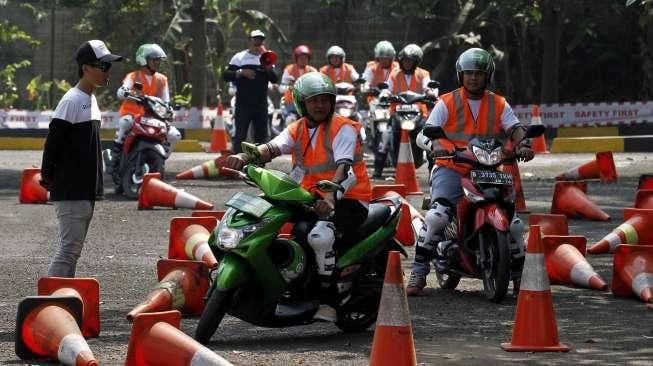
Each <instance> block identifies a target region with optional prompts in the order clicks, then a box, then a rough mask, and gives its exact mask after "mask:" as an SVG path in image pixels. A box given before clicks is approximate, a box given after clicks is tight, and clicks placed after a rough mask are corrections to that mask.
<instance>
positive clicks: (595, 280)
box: [542, 235, 608, 290]
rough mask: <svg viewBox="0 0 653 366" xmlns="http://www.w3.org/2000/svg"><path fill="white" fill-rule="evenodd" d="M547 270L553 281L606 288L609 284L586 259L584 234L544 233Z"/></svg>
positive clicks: (599, 288) (597, 288)
mask: <svg viewBox="0 0 653 366" xmlns="http://www.w3.org/2000/svg"><path fill="white" fill-rule="evenodd" d="M542 244H544V248H545V250H546V256H545V260H546V271H547V273H548V274H549V280H551V282H552V283H556V284H563V285H576V286H579V287H584V288H590V289H594V290H606V289H607V288H608V285H607V284H606V283H605V281H604V280H603V279H602V278H601V276H599V274H598V273H596V271H594V268H592V266H591V265H590V264H589V262H588V261H587V260H586V259H585V251H586V249H585V248H586V245H587V238H585V237H584V236H577V235H575V236H568V235H551V236H549V235H544V236H542Z"/></svg>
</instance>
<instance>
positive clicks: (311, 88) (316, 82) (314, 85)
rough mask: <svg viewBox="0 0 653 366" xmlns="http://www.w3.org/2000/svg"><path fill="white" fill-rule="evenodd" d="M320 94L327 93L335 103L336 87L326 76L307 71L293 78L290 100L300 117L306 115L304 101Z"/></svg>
mask: <svg viewBox="0 0 653 366" xmlns="http://www.w3.org/2000/svg"><path fill="white" fill-rule="evenodd" d="M320 94H328V95H330V96H332V97H333V98H332V99H333V105H334V106H335V104H336V87H335V86H334V85H333V81H331V79H329V77H328V76H326V75H324V74H322V73H320V72H317V71H312V72H307V73H306V74H304V75H302V76H300V77H299V78H298V79H297V80H295V84H294V85H293V89H292V100H293V102H294V103H295V108H296V109H297V113H299V115H300V117H304V116H305V115H306V107H305V106H304V102H305V101H306V99H308V98H311V97H314V96H316V95H320Z"/></svg>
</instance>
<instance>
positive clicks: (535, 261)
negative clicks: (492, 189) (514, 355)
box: [501, 225, 569, 352]
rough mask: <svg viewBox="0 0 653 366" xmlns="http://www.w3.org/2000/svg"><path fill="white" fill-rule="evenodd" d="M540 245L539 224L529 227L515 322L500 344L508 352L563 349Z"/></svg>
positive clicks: (566, 348) (562, 350)
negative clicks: (510, 334) (507, 335)
mask: <svg viewBox="0 0 653 366" xmlns="http://www.w3.org/2000/svg"><path fill="white" fill-rule="evenodd" d="M544 266H545V264H544V246H543V244H542V240H541V235H540V227H539V226H537V225H533V226H531V227H530V228H529V235H528V248H527V251H526V259H525V262H524V271H523V273H522V277H521V287H520V289H519V295H518V298H517V310H516V311H515V325H514V327H513V329H512V340H511V341H510V343H501V348H503V350H504V351H508V352H567V351H569V346H567V345H565V344H562V343H560V341H559V339H558V325H557V323H556V318H555V312H554V310H553V299H552V297H551V286H550V285H549V276H548V275H547V274H546V273H545V269H544V268H545V267H544Z"/></svg>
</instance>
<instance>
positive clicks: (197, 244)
mask: <svg viewBox="0 0 653 366" xmlns="http://www.w3.org/2000/svg"><path fill="white" fill-rule="evenodd" d="M217 224H218V220H217V219H216V218H214V217H174V218H173V219H172V220H170V237H169V242H168V258H170V259H184V260H187V259H190V260H196V261H201V262H204V263H206V265H207V266H209V268H213V267H216V266H217V265H218V261H217V260H216V259H215V256H214V255H213V252H212V251H211V248H210V247H209V237H210V236H211V232H212V231H213V229H215V227H216V226H217Z"/></svg>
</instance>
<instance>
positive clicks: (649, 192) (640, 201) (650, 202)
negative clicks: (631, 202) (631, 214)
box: [635, 189, 653, 209]
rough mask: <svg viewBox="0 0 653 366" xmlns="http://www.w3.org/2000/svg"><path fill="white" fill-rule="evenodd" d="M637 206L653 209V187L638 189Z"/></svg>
mask: <svg viewBox="0 0 653 366" xmlns="http://www.w3.org/2000/svg"><path fill="white" fill-rule="evenodd" d="M635 208H645V209H653V189H640V190H638V191H637V194H636V195H635Z"/></svg>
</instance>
